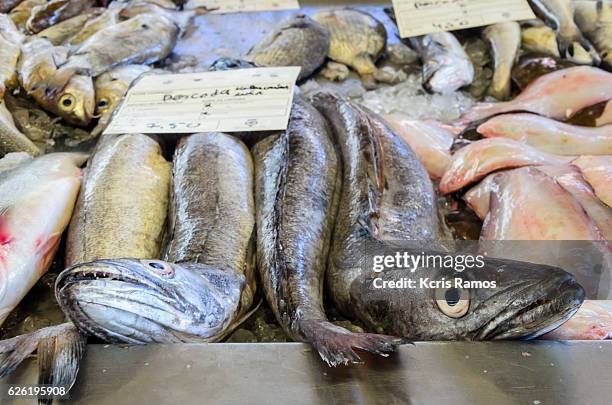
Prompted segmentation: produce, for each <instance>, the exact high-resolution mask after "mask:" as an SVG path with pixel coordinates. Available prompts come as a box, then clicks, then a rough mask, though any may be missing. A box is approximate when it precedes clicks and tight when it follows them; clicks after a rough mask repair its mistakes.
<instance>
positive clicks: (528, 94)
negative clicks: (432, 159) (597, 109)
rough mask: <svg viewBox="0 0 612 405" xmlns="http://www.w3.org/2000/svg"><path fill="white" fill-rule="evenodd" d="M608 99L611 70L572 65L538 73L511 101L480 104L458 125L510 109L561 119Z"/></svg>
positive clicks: (460, 120)
mask: <svg viewBox="0 0 612 405" xmlns="http://www.w3.org/2000/svg"><path fill="white" fill-rule="evenodd" d="M611 98H612V73H609V72H606V71H605V70H602V69H598V68H595V67H592V66H576V67H571V68H567V69H562V70H557V71H555V72H552V73H549V74H546V75H543V76H540V77H539V78H537V79H536V80H534V81H533V82H532V83H531V84H530V85H529V86H527V87H526V88H525V90H523V92H522V93H521V94H519V95H518V96H517V97H516V98H514V99H513V100H510V101H506V102H502V103H480V104H478V105H476V106H475V107H473V108H472V109H471V110H470V111H468V112H467V113H465V114H464V115H463V116H462V117H461V118H460V119H459V120H458V124H460V125H468V124H470V123H472V122H477V121H481V120H483V119H485V118H488V117H491V116H493V115H498V114H504V113H508V112H514V111H527V112H532V113H535V114H539V115H543V116H545V117H549V118H555V119H558V120H565V119H568V118H570V117H572V116H573V115H574V114H576V113H577V112H578V111H580V110H582V109H583V108H586V107H589V106H592V105H595V104H597V103H601V102H603V101H608V100H610V99H611Z"/></svg>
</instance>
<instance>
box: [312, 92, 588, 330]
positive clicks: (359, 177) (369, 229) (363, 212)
mask: <svg viewBox="0 0 612 405" xmlns="http://www.w3.org/2000/svg"><path fill="white" fill-rule="evenodd" d="M314 102H315V106H316V107H317V108H318V109H319V110H320V111H322V113H323V115H324V116H325V117H326V118H327V119H328V121H329V122H330V124H331V126H332V128H333V131H334V135H335V138H336V144H337V145H338V148H339V151H340V155H341V158H342V165H343V184H342V191H341V195H340V203H339V204H340V205H339V210H338V218H337V220H336V225H335V229H334V235H333V237H332V246H331V251H330V258H329V261H330V263H329V267H328V275H327V281H328V285H329V288H330V291H331V293H330V295H331V297H332V299H333V301H334V303H335V304H336V307H337V308H338V309H340V311H341V312H342V313H344V314H345V315H348V316H352V317H355V318H358V319H360V320H361V321H362V322H364V323H365V325H366V326H368V327H369V328H371V329H373V330H376V331H377V332H379V333H390V334H393V335H397V336H401V337H404V338H410V339H419V340H433V339H437V340H444V339H467V340H483V339H512V338H533V337H537V336H539V335H541V334H544V333H546V332H548V331H550V330H552V329H554V328H556V327H557V326H559V325H560V324H561V323H563V322H564V321H566V320H567V319H568V318H569V317H570V316H571V315H572V314H573V313H574V312H575V311H576V310H577V309H578V307H579V306H580V304H581V303H582V300H583V299H584V289H582V287H580V285H578V284H577V283H576V280H575V279H574V277H572V276H571V275H570V274H569V273H567V272H565V271H563V270H561V269H558V268H554V267H550V266H543V265H534V264H530V263H523V262H516V261H508V260H500V259H492V258H485V259H484V260H483V262H484V268H483V270H482V271H481V272H478V274H473V273H472V272H471V271H470V270H466V271H464V272H463V273H461V274H462V277H463V278H464V279H476V278H477V279H480V280H489V281H491V280H495V281H496V285H497V287H496V288H495V289H493V290H489V289H482V288H480V289H462V288H457V287H451V288H446V289H444V288H443V289H435V288H414V289H398V288H376V287H375V281H373V277H379V276H377V275H374V276H373V275H372V273H373V272H372V267H371V266H368V264H367V259H366V254H364V252H367V251H366V250H364V249H366V248H367V247H368V246H371V247H372V245H373V247H374V248H376V247H380V246H381V244H382V245H383V246H384V245H385V243H388V244H392V243H393V241H413V242H415V243H417V244H418V245H420V246H423V245H425V246H427V247H428V248H429V249H433V250H435V246H436V239H437V234H438V218H437V210H436V204H435V202H434V191H433V186H432V184H431V181H430V180H429V177H428V176H427V173H426V171H425V169H424V168H423V166H422V165H421V164H420V162H419V161H418V159H417V158H416V156H415V155H414V153H412V151H411V150H410V149H409V148H408V147H407V145H405V144H403V143H402V142H401V140H400V139H398V137H397V136H396V135H395V134H393V133H392V132H391V131H390V130H389V129H388V128H387V127H386V126H384V124H382V122H381V121H380V120H379V119H378V118H377V117H375V116H373V115H370V114H368V113H366V112H365V111H363V110H362V109H361V108H359V107H357V106H355V105H353V104H352V103H350V102H348V101H345V100H342V99H340V98H338V97H337V96H333V95H330V94H317V95H315V96H314ZM370 244H371V245H370ZM391 246H392V245H391ZM432 246H433V248H432ZM415 249H416V247H414V248H411V249H408V250H410V252H411V253H414V252H415ZM425 250H427V249H425ZM375 252H376V250H375ZM418 252H419V254H421V253H423V252H422V251H421V249H418ZM438 253H439V252H438ZM502 268H504V269H511V270H512V271H500V269H502ZM427 270H428V272H427V276H428V277H429V278H431V279H433V280H441V279H442V278H445V279H447V278H448V277H452V275H453V273H454V270H453V269H448V270H446V269H443V268H427ZM406 274H407V273H406V271H405V270H404V269H401V270H400V271H393V270H387V271H385V272H384V278H385V280H389V277H392V279H393V280H394V281H398V280H400V279H401V278H402V277H405V276H406ZM455 274H456V273H455ZM517 280H521V281H520V283H517Z"/></svg>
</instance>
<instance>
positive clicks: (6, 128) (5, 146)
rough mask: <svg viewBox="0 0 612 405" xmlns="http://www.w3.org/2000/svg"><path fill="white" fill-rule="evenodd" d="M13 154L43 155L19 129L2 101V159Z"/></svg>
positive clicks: (0, 146)
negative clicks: (8, 154)
mask: <svg viewBox="0 0 612 405" xmlns="http://www.w3.org/2000/svg"><path fill="white" fill-rule="evenodd" d="M11 152H27V153H29V154H31V155H33V156H38V155H40V153H41V151H40V149H39V148H38V147H37V146H36V145H35V144H34V143H33V142H32V141H31V140H30V139H28V137H27V136H25V135H24V134H23V133H21V131H19V130H18V129H17V127H16V126H15V121H14V120H13V116H12V115H11V113H10V111H9V110H7V108H6V105H5V102H4V100H0V157H2V156H4V155H6V154H7V153H11Z"/></svg>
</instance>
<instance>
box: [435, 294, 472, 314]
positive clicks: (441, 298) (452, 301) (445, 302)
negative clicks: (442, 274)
mask: <svg viewBox="0 0 612 405" xmlns="http://www.w3.org/2000/svg"><path fill="white" fill-rule="evenodd" d="M436 304H437V305H438V308H439V309H440V311H442V313H443V314H444V315H446V316H448V317H450V318H461V317H462V316H464V315H465V314H467V312H468V309H470V298H469V294H468V291H467V290H464V289H462V288H455V287H451V288H439V289H438V290H436Z"/></svg>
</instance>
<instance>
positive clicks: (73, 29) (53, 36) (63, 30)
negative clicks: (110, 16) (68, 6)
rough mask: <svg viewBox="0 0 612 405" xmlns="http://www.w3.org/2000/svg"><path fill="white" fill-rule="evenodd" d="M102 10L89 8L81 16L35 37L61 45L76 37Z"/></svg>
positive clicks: (69, 19) (54, 26)
mask: <svg viewBox="0 0 612 405" xmlns="http://www.w3.org/2000/svg"><path fill="white" fill-rule="evenodd" d="M102 11H104V9H103V8H91V9H88V10H85V11H84V12H83V13H82V14H79V15H76V16H74V17H71V18H68V19H67V20H64V21H62V22H60V23H57V24H55V25H52V26H50V27H49V28H46V29H44V30H42V31H40V32H38V34H36V36H38V37H41V38H47V39H48V40H49V41H51V43H52V44H53V45H62V44H63V43H65V42H66V41H67V40H68V39H70V38H72V37H73V36H74V35H76V34H77V33H78V32H79V31H80V30H81V29H82V27H83V24H85V23H86V22H87V21H89V20H91V19H92V18H95V17H97V16H99V15H100V14H102Z"/></svg>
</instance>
